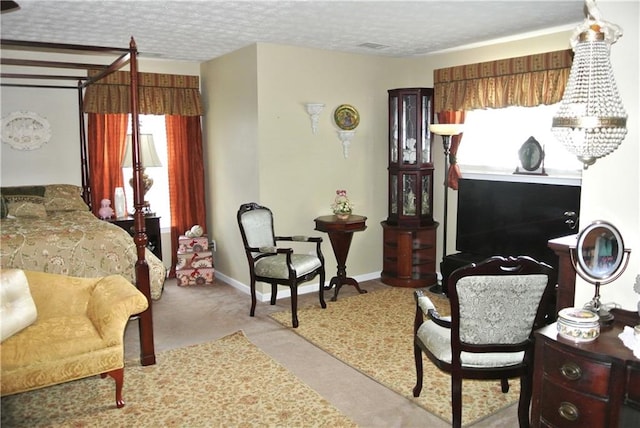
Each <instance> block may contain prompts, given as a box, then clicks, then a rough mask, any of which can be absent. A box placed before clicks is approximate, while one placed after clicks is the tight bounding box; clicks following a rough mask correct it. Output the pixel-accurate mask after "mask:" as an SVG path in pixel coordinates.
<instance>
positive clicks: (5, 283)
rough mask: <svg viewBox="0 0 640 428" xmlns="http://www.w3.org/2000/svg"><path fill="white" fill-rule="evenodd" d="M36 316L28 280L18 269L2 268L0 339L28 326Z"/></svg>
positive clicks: (2, 339) (0, 282)
mask: <svg viewBox="0 0 640 428" xmlns="http://www.w3.org/2000/svg"><path fill="white" fill-rule="evenodd" d="M37 318H38V312H37V309H36V304H35V302H34V301H33V297H31V291H30V290H29V282H28V281H27V276H26V275H25V274H24V271H22V270H20V269H3V270H2V273H1V274H0V319H1V320H2V322H0V326H1V327H2V328H1V332H0V341H4V340H5V339H7V338H9V337H11V336H13V335H14V334H16V333H18V332H19V331H21V330H23V329H25V328H27V327H29V326H30V325H31V324H33V323H34V322H35V321H36V319H37Z"/></svg>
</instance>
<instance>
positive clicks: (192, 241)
mask: <svg viewBox="0 0 640 428" xmlns="http://www.w3.org/2000/svg"><path fill="white" fill-rule="evenodd" d="M208 249H209V239H208V238H207V236H206V235H202V236H198V237H196V238H187V237H186V236H184V235H181V236H180V237H179V238H178V254H183V253H189V252H195V253H199V252H202V251H207V250H208Z"/></svg>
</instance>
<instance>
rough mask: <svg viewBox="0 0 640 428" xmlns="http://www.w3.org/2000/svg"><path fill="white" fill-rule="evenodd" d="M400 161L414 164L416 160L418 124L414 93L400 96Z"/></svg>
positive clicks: (416, 98) (416, 101)
mask: <svg viewBox="0 0 640 428" xmlns="http://www.w3.org/2000/svg"><path fill="white" fill-rule="evenodd" d="M400 114H401V115H402V118H401V120H402V138H401V147H402V162H403V163H407V164H415V163H416V161H417V149H418V147H417V145H418V140H417V129H418V128H417V126H418V122H417V119H418V97H417V95H416V94H407V95H403V96H402V110H401V111H400Z"/></svg>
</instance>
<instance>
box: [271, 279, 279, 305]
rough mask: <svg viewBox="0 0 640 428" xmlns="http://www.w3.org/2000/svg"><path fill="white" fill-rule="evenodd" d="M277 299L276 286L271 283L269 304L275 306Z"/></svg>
mask: <svg viewBox="0 0 640 428" xmlns="http://www.w3.org/2000/svg"><path fill="white" fill-rule="evenodd" d="M277 298H278V284H276V283H275V282H272V283H271V304H272V305H275V304H276V299H277Z"/></svg>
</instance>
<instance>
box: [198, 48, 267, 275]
mask: <svg viewBox="0 0 640 428" xmlns="http://www.w3.org/2000/svg"><path fill="white" fill-rule="evenodd" d="M256 50H257V48H256V46H249V47H246V48H243V49H240V50H238V51H236V52H234V53H231V54H229V55H225V56H223V57H221V58H219V59H218V60H216V61H209V62H207V63H204V64H202V66H201V73H202V94H203V99H204V100H205V109H206V116H205V118H204V136H203V140H204V145H205V147H204V152H205V156H206V159H205V176H206V180H207V186H206V188H207V191H208V193H207V211H208V212H207V217H208V222H209V224H208V232H209V235H210V236H211V238H213V239H215V240H216V242H217V251H216V253H215V254H214V257H215V265H216V270H217V271H218V272H221V273H223V274H224V275H227V276H228V277H230V278H238V279H239V280H241V281H243V283H244V284H248V283H249V281H248V280H247V279H246V278H245V277H243V276H242V275H243V273H246V272H247V264H246V263H247V262H246V260H245V256H244V250H243V247H242V241H241V238H240V232H239V230H238V226H237V223H236V217H235V216H236V211H237V209H238V207H239V206H240V204H242V203H244V202H251V201H256V202H259V201H260V180H261V171H260V153H261V151H262V149H261V147H260V145H259V133H258V105H257V100H258V79H257V57H256Z"/></svg>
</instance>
